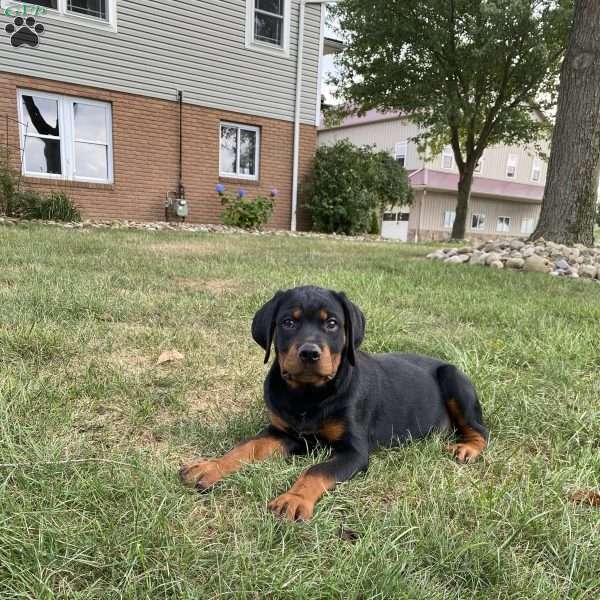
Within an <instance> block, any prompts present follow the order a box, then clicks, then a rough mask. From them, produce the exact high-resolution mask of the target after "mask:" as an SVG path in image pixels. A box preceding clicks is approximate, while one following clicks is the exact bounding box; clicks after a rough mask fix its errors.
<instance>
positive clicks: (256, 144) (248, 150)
mask: <svg viewBox="0 0 600 600" xmlns="http://www.w3.org/2000/svg"><path fill="white" fill-rule="evenodd" d="M259 157H260V129H259V128H258V127H252V126H250V125H238V124H236V123H221V132H220V151H219V175H220V176H221V177H234V178H236V179H251V180H256V179H258V163H259Z"/></svg>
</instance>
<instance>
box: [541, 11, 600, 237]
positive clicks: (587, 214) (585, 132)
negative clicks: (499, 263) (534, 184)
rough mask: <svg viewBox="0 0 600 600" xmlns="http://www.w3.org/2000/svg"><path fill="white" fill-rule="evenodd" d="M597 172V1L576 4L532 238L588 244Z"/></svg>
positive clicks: (599, 45)
mask: <svg viewBox="0 0 600 600" xmlns="http://www.w3.org/2000/svg"><path fill="white" fill-rule="evenodd" d="M599 168H600V2H598V0H576V3H575V15H574V19H573V29H572V31H571V37H570V39H569V45H568V47H567V52H566V54H565V58H564V61H563V64H562V67H561V73H560V87H559V93H558V108H557V113H556V124H555V126H554V132H553V135H552V150H551V152H550V162H549V164H548V176H547V178H546V188H545V190H544V201H543V203H542V211H541V214H540V220H539V222H538V226H537V227H536V229H535V231H534V232H533V234H532V236H531V239H538V238H540V237H543V238H544V239H546V240H552V241H553V242H557V243H561V244H574V243H582V244H585V245H587V246H590V245H592V244H593V241H594V220H595V215H596V202H597V197H598V175H599Z"/></svg>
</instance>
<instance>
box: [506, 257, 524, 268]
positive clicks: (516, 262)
mask: <svg viewBox="0 0 600 600" xmlns="http://www.w3.org/2000/svg"><path fill="white" fill-rule="evenodd" d="M524 264H525V259H523V258H520V257H512V258H509V259H508V260H507V261H506V268H507V269H522V268H523V265H524Z"/></svg>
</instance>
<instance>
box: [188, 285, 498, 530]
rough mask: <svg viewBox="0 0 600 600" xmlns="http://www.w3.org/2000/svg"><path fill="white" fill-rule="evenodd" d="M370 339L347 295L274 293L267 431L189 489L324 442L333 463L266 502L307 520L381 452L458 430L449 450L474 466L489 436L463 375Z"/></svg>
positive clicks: (264, 327) (262, 314)
mask: <svg viewBox="0 0 600 600" xmlns="http://www.w3.org/2000/svg"><path fill="white" fill-rule="evenodd" d="M364 334H365V317H364V315H363V313H362V312H361V311H360V309H359V308H358V307H357V306H356V305H354V304H353V303H352V302H350V301H349V300H348V298H347V297H346V296H345V294H343V293H338V292H334V291H332V290H326V289H323V288H319V287H313V286H306V287H299V288H295V289H291V290H287V291H279V292H277V293H276V294H275V296H274V297H273V298H272V299H271V300H269V302H267V303H266V304H265V305H264V306H263V307H262V308H261V309H260V310H259V311H258V312H257V313H256V315H255V316H254V320H253V322H252V337H253V338H254V340H255V341H256V342H257V343H258V344H259V345H260V346H262V348H263V349H264V350H265V363H268V361H269V356H270V352H271V345H272V344H274V348H275V355H276V360H274V361H273V365H272V366H271V369H270V371H269V373H268V375H267V378H266V380H265V385H264V394H265V402H266V405H267V411H268V415H269V420H270V424H269V425H268V426H267V427H266V428H265V429H264V430H263V431H261V432H260V433H259V434H258V435H257V436H255V437H253V438H251V439H249V440H247V441H245V442H243V443H241V444H239V445H238V446H236V447H235V448H233V449H232V450H231V451H230V452H228V453H227V454H225V455H224V456H222V457H221V458H216V459H212V460H201V461H197V462H193V463H192V464H190V465H187V466H185V467H183V468H182V469H181V471H180V476H181V479H182V480H183V481H184V483H186V484H188V485H193V486H195V487H196V488H197V489H198V490H202V491H204V490H207V489H209V488H211V487H212V486H214V485H215V483H217V482H218V481H220V480H221V479H222V478H223V477H225V476H227V475H229V474H231V473H234V472H235V471H237V470H239V469H240V468H242V467H243V466H244V465H245V464H246V463H252V462H256V461H261V460H265V459H266V458H268V457H269V456H271V455H274V454H279V455H283V456H289V455H291V454H294V453H305V452H307V451H309V450H310V449H311V448H312V447H314V445H315V444H317V443H321V444H325V445H327V446H329V447H330V448H331V456H330V458H329V459H328V460H327V461H325V462H323V463H321V464H317V465H314V466H312V467H310V468H309V469H308V470H306V471H305V472H304V473H303V474H302V475H301V476H300V478H299V479H298V480H297V481H296V482H295V483H294V485H293V486H292V487H291V488H290V489H289V490H288V491H287V492H286V493H285V494H282V495H281V496H279V497H278V498H275V499H274V500H272V501H271V502H270V503H269V504H268V508H269V509H270V510H271V511H273V512H274V513H276V514H277V515H280V516H283V517H286V518H288V519H290V520H308V519H310V518H311V517H312V515H313V511H314V507H315V503H316V502H317V501H318V500H319V498H320V497H321V496H322V495H323V494H324V493H325V492H326V491H327V490H331V489H332V488H333V487H335V485H336V484H337V483H339V482H342V481H346V480H347V479H350V478H351V477H352V476H354V475H355V474H356V473H358V472H360V471H364V470H366V468H367V465H368V463H369V454H370V453H371V452H373V451H374V450H376V449H377V448H381V447H390V446H393V445H397V444H401V443H403V442H407V441H409V440H412V439H419V438H422V437H424V436H427V435H428V434H430V433H432V432H434V431H446V430H451V429H454V430H456V431H457V433H458V436H459V437H458V440H457V442H456V443H455V444H452V445H451V446H450V447H449V450H450V451H451V452H452V453H453V454H454V455H455V456H456V458H457V460H458V461H459V462H461V463H464V462H469V461H472V460H475V459H476V458H477V457H478V456H479V455H480V454H481V452H482V451H483V449H484V448H485V447H486V444H487V439H488V432H487V429H486V428H485V426H484V424H483V419H482V414H481V406H480V404H479V400H478V398H477V394H476V392H475V389H474V387H473V384H472V383H471V382H470V381H469V379H468V378H467V376H466V375H465V374H464V373H462V372H461V371H459V370H458V369H457V368H456V367H454V366H452V365H450V364H448V363H446V362H444V361H442V360H438V359H436V358H429V357H427V356H418V355H414V354H402V353H390V354H368V353H366V352H361V351H359V350H358V348H359V347H360V344H361V342H362V340H363V337H364Z"/></svg>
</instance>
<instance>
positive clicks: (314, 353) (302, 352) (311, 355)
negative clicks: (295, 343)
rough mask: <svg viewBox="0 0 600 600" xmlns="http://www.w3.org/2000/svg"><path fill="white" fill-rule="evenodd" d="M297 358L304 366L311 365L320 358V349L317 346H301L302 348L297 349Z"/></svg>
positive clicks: (307, 344)
mask: <svg viewBox="0 0 600 600" xmlns="http://www.w3.org/2000/svg"><path fill="white" fill-rule="evenodd" d="M298 356H299V357H300V360H301V361H302V362H303V363H304V364H305V365H312V364H314V363H316V362H319V359H320V358H321V348H319V346H317V344H310V343H306V344H302V346H300V348H298Z"/></svg>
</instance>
